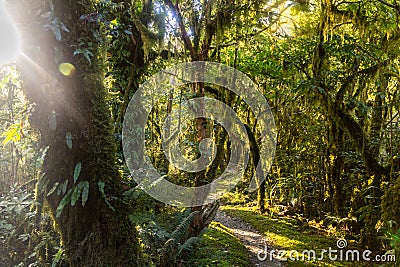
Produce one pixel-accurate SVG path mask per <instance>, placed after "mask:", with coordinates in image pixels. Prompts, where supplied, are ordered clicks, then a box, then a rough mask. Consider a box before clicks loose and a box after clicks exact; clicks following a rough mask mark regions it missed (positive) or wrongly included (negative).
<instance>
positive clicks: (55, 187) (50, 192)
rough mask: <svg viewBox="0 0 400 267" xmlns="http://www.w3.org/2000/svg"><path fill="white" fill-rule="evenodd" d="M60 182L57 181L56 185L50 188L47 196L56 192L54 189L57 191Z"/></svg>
mask: <svg viewBox="0 0 400 267" xmlns="http://www.w3.org/2000/svg"><path fill="white" fill-rule="evenodd" d="M58 184H59V182H55V184H54V186H53V187H52V188H51V189H50V191H49V193H47V196H50V195H51V194H53V193H54V191H56V189H57V186H58Z"/></svg>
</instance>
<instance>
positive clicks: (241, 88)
mask: <svg viewBox="0 0 400 267" xmlns="http://www.w3.org/2000/svg"><path fill="white" fill-rule="evenodd" d="M191 83H204V84H207V85H210V84H211V85H213V86H216V87H217V88H225V89H228V90H230V91H232V92H234V93H235V94H236V95H237V96H238V97H239V99H241V100H243V101H244V102H245V104H246V105H247V106H248V107H249V109H250V110H251V112H252V113H253V115H254V117H255V118H256V122H257V126H256V127H257V132H258V133H259V134H260V135H259V136H260V139H261V142H260V144H261V145H260V161H259V162H258V163H257V167H256V171H255V173H254V174H253V178H252V180H251V182H250V185H249V191H254V190H256V189H257V188H258V186H259V185H260V184H261V183H262V182H263V180H264V179H265V177H266V175H267V173H268V171H269V169H270V167H271V165H272V161H273V158H274V154H275V146H276V127H275V122H274V118H273V115H272V112H271V109H270V107H269V105H268V103H267V101H266V99H265V97H264V96H263V95H262V94H261V92H260V91H259V90H258V89H257V87H256V85H255V84H254V83H253V82H252V81H251V79H250V78H249V77H247V76H246V75H245V74H243V73H242V72H240V71H238V70H236V69H233V68H231V67H229V66H226V65H223V64H219V63H214V62H203V61H196V62H190V63H183V64H178V65H175V66H173V67H171V68H168V69H164V70H162V71H160V72H158V73H157V74H155V75H153V76H152V77H151V78H149V79H148V80H147V81H146V82H145V83H143V84H142V85H141V86H140V87H139V89H138V90H137V92H136V93H135V95H134V96H133V97H132V100H131V101H130V103H129V106H128V108H127V110H126V115H125V117H124V124H123V133H122V144H123V152H124V157H125V160H126V163H127V165H128V168H129V171H130V172H131V175H132V177H133V178H134V179H135V181H136V182H137V183H138V185H139V186H140V187H141V188H142V189H143V190H144V191H145V192H147V193H148V194H149V195H151V196H152V197H154V198H156V199H157V200H159V201H162V202H164V203H166V204H172V205H176V206H182V207H195V206H202V205H205V204H208V203H211V202H214V201H215V200H217V199H219V198H220V197H222V196H223V195H224V194H225V193H227V192H229V191H230V190H231V189H232V188H233V187H235V185H236V184H237V183H238V182H239V181H240V180H241V178H242V177H243V174H244V172H245V169H246V166H247V162H248V158H249V152H250V145H249V138H248V135H247V131H246V127H245V125H244V124H243V123H242V121H241V120H240V118H239V116H238V114H236V113H235V111H234V110H233V109H232V108H231V107H229V106H227V105H226V104H224V103H223V102H221V101H219V100H216V99H213V98H208V97H197V98H191V99H188V100H185V99H183V100H182V102H181V103H179V108H174V109H172V111H171V112H170V113H168V114H167V116H166V119H165V121H164V122H163V123H164V124H163V125H162V133H161V135H162V147H163V151H164V154H165V156H166V158H167V159H168V161H169V163H170V165H172V166H173V167H174V168H177V169H180V170H183V171H186V172H200V171H203V170H206V168H207V167H208V166H210V165H211V163H212V162H213V160H214V159H215V156H216V145H215V144H214V142H213V140H212V139H210V138H205V139H203V140H201V141H200V143H199V152H200V157H199V158H198V159H195V160H189V159H188V158H187V157H185V156H184V154H183V153H182V151H180V143H179V136H180V134H181V131H182V129H183V128H184V127H185V125H187V124H188V123H189V122H190V121H193V120H195V119H197V118H207V119H211V120H213V121H215V122H217V123H218V124H219V125H221V126H222V127H223V128H224V129H225V130H226V132H227V133H228V135H229V138H230V142H231V145H230V158H229V162H228V164H227V167H226V168H225V170H224V172H223V173H222V174H221V175H220V176H219V177H218V178H217V179H215V180H213V181H212V182H211V183H209V184H207V185H203V186H199V187H185V186H180V185H176V184H174V183H171V182H169V181H168V180H167V179H166V178H167V175H166V174H162V173H160V172H159V171H158V170H157V169H156V168H155V167H154V166H153V164H152V162H151V159H150V158H149V156H148V155H147V154H146V145H145V141H146V125H147V120H148V117H149V115H150V114H151V112H152V109H153V108H154V107H155V105H156V104H157V103H159V101H160V100H161V99H166V97H167V96H168V95H169V93H170V92H172V90H173V88H176V87H180V88H182V87H183V86H185V85H186V87H187V86H188V85H189V84H191ZM160 128H161V127H160ZM147 130H148V129H147Z"/></svg>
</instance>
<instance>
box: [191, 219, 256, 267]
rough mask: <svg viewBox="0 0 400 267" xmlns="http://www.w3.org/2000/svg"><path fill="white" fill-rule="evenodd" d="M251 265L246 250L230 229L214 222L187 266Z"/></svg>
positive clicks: (239, 266)
mask: <svg viewBox="0 0 400 267" xmlns="http://www.w3.org/2000/svg"><path fill="white" fill-rule="evenodd" d="M249 265H250V261H249V256H248V252H247V250H246V248H245V247H244V246H243V245H242V243H241V242H240V241H239V239H237V238H236V237H235V236H234V235H233V234H232V233H231V232H229V229H228V228H226V227H225V226H223V225H222V224H220V223H217V222H212V223H211V224H210V226H209V228H208V229H207V231H206V232H205V233H204V235H203V237H202V241H201V242H200V244H199V245H198V247H197V249H196V250H195V252H193V254H192V255H190V260H189V261H188V262H186V263H185V266H196V267H208V266H210V267H211V266H213V267H214V266H216V267H234V266H237V267H248V266H249Z"/></svg>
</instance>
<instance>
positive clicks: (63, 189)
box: [57, 179, 68, 195]
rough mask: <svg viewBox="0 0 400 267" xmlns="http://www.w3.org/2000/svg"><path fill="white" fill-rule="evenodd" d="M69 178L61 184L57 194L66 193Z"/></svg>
mask: <svg viewBox="0 0 400 267" xmlns="http://www.w3.org/2000/svg"><path fill="white" fill-rule="evenodd" d="M67 186H68V179H67V180H65V181H64V183H62V184H60V185H59V186H58V188H57V195H61V194H62V195H64V194H65V192H66V191H67Z"/></svg>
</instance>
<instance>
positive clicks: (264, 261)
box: [214, 210, 284, 267]
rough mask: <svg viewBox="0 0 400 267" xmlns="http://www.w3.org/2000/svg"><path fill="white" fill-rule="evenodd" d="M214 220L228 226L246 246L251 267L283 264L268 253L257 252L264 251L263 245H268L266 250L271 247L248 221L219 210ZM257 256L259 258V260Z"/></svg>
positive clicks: (280, 265) (278, 266) (276, 266)
mask: <svg viewBox="0 0 400 267" xmlns="http://www.w3.org/2000/svg"><path fill="white" fill-rule="evenodd" d="M214 220H215V221H217V222H219V223H221V224H222V225H224V226H225V227H227V228H229V229H230V231H231V232H232V233H233V234H234V235H235V236H236V237H237V238H238V239H239V240H240V241H241V242H242V244H243V245H244V246H245V247H246V248H247V250H248V251H249V256H250V261H251V265H250V266H251V267H255V266H256V267H282V266H284V265H283V264H282V263H281V262H280V261H278V260H277V259H275V258H274V257H273V256H271V255H270V254H268V253H267V254H265V253H261V254H259V253H260V252H261V251H265V246H267V247H268V249H267V252H268V251H271V250H272V249H273V248H272V247H271V246H270V245H269V243H268V241H267V239H266V237H265V236H263V235H262V234H261V233H259V232H258V231H257V230H255V229H254V228H253V227H252V226H251V225H249V224H248V223H245V222H243V221H242V220H241V219H239V218H235V217H231V216H229V215H227V214H226V213H224V212H223V211H220V210H219V211H218V212H217V214H216V216H215V219H214ZM259 258H261V260H260V259H259ZM271 259H272V260H271Z"/></svg>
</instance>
